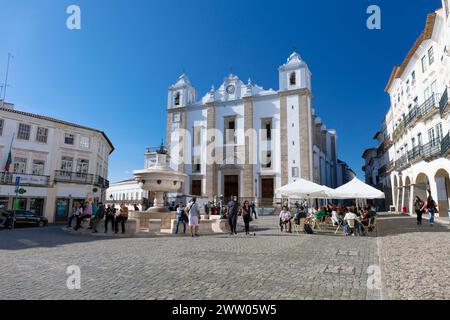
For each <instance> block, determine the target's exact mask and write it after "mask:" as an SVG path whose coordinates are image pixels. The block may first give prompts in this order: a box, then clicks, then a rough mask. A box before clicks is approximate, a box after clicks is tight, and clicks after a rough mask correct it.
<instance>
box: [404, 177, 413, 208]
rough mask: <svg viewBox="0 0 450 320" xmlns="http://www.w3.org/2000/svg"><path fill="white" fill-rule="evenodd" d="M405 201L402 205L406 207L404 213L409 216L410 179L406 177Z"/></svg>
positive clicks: (410, 203) (410, 204) (410, 205)
mask: <svg viewBox="0 0 450 320" xmlns="http://www.w3.org/2000/svg"><path fill="white" fill-rule="evenodd" d="M404 190H405V201H404V202H403V205H404V206H405V207H406V213H408V214H411V212H412V208H411V207H412V202H411V179H410V178H409V177H406V179H405V189H404Z"/></svg>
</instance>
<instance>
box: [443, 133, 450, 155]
mask: <svg viewBox="0 0 450 320" xmlns="http://www.w3.org/2000/svg"><path fill="white" fill-rule="evenodd" d="M441 155H442V156H443V157H447V156H449V155H450V134H449V133H447V135H446V136H445V137H444V138H443V139H442V141H441Z"/></svg>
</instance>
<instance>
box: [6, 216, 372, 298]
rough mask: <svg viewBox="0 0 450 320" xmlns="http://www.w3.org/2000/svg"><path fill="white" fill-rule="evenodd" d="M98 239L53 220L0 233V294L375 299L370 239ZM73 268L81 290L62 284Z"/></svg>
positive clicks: (273, 225) (270, 234)
mask: <svg viewBox="0 0 450 320" xmlns="http://www.w3.org/2000/svg"><path fill="white" fill-rule="evenodd" d="M253 227H254V228H255V227H256V228H257V229H258V230H257V234H256V236H251V237H248V236H244V235H243V234H241V235H238V236H229V235H220V236H204V237H199V238H194V239H192V238H190V237H161V238H120V239H118V238H114V239H112V238H105V237H92V236H89V235H87V236H79V235H72V234H66V233H64V232H62V231H61V229H60V227H48V228H44V229H16V230H13V231H0V298H2V299H102V298H106V299H224V300H228V299H378V298H379V297H380V291H379V290H368V289H367V285H366V283H367V277H368V275H367V267H368V266H369V265H373V264H378V256H377V247H376V238H373V237H362V238H359V237H343V236H334V235H304V234H301V235H296V234H281V233H280V231H279V229H278V228H277V218H276V217H263V218H260V219H258V220H257V222H256V221H255V223H253ZM70 265H78V266H79V267H80V268H81V290H68V289H67V287H66V280H67V278H68V275H67V274H66V270H67V267H68V266H70Z"/></svg>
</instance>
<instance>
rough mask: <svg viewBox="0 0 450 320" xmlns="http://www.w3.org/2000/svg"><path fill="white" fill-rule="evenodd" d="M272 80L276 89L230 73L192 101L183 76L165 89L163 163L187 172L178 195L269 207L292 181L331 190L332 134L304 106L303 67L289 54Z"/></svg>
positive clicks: (306, 82)
mask: <svg viewBox="0 0 450 320" xmlns="http://www.w3.org/2000/svg"><path fill="white" fill-rule="evenodd" d="M278 76H279V89H278V91H276V90H273V89H264V88H262V87H260V86H258V85H256V84H254V83H253V82H252V81H251V80H250V79H249V80H248V82H247V83H243V82H242V81H241V80H240V79H239V78H238V77H237V76H235V75H233V74H230V75H229V76H228V77H226V78H225V79H224V81H223V83H222V84H221V85H220V87H219V88H218V89H214V87H213V88H212V89H211V91H210V92H208V93H207V94H206V95H204V96H203V97H200V98H199V97H198V96H197V90H196V89H195V88H194V87H193V85H192V84H191V82H190V81H189V79H188V77H187V76H186V75H185V74H183V75H182V76H180V77H179V79H178V81H177V82H176V83H175V84H174V85H172V86H171V87H170V88H169V94H168V107H167V111H168V112H167V113H168V118H167V139H166V141H167V143H168V148H169V153H170V156H171V166H172V168H173V169H176V170H179V171H181V172H184V173H186V174H187V175H188V177H187V181H186V183H185V185H184V186H183V187H182V189H181V190H180V193H181V194H185V195H198V196H205V197H208V198H209V199H212V198H213V197H215V196H220V195H222V196H224V197H225V198H228V197H230V196H232V195H237V196H240V197H242V198H252V199H255V198H256V199H257V200H259V201H262V202H264V203H267V204H272V202H273V200H274V197H275V192H274V191H275V190H276V189H277V188H279V187H281V186H283V185H285V184H287V183H290V182H293V181H295V180H296V179H298V178H305V179H308V180H312V181H315V182H318V183H321V184H323V185H327V186H330V187H336V186H337V185H338V184H337V135H336V132H335V131H334V130H329V129H327V128H326V126H325V125H324V124H323V123H322V121H321V119H320V118H319V117H318V116H317V115H316V114H315V111H314V109H313V108H312V92H311V72H310V70H309V68H308V65H307V64H306V63H305V62H304V61H303V60H302V59H301V58H300V56H299V55H298V54H297V53H293V54H292V55H291V56H290V57H289V58H288V59H287V62H286V63H285V64H283V65H282V66H281V67H280V68H279V70H278Z"/></svg>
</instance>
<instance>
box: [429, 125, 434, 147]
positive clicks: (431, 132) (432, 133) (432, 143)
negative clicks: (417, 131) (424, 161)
mask: <svg viewBox="0 0 450 320" xmlns="http://www.w3.org/2000/svg"><path fill="white" fill-rule="evenodd" d="M428 141H429V142H430V143H431V145H432V146H434V145H435V144H436V136H435V135H434V128H430V129H428Z"/></svg>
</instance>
